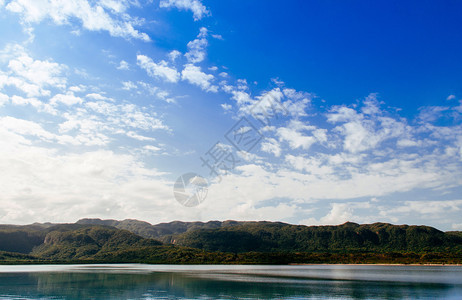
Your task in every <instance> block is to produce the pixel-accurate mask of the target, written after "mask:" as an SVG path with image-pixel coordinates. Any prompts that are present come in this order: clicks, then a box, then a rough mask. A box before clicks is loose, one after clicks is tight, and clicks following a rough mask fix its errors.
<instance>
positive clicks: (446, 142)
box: [0, 0, 462, 230]
mask: <svg viewBox="0 0 462 300" xmlns="http://www.w3.org/2000/svg"><path fill="white" fill-rule="evenodd" d="M461 9H462V4H460V2H458V1H444V2H441V1H406V2H404V3H403V2H402V1H374V2H370V1H348V2H345V1H284V2H280V1H265V2H264V4H263V2H261V1H243V0H235V1H224V0H221V1H200V0H160V1H159V0H154V1H137V0H133V1H130V0H127V1H114V0H101V1H88V0H77V1H72V2H71V1H65V0H62V1H61V0H59V1H49V0H42V1H37V0H10V1H4V0H3V1H2V0H0V33H1V34H0V144H1V145H0V154H1V155H0V169H1V170H2V171H1V172H0V182H1V185H2V191H3V193H2V196H1V197H0V201H1V208H0V222H1V223H14V224H25V223H31V222H44V221H53V222H73V221H76V220H78V219H79V218H82V217H99V218H115V219H125V218H138V219H143V220H146V221H148V222H151V223H159V222H165V221H172V220H184V221H193V220H194V221H195V220H200V221H208V220H227V219H235V220H271V221H284V222H291V223H295V224H306V225H318V224H340V223H343V222H346V221H353V222H358V223H370V222H379V221H380V222H391V223H397V224H426V225H431V226H435V227H437V228H439V229H442V230H462V221H461V220H460V211H461V210H462V176H461V175H462V171H461V170H462V168H461V165H462V164H461V160H462V125H461V119H462V100H461V99H462V96H461V95H462V85H461V82H462V56H461V55H460V53H462V30H461V29H462V28H461V27H462V26H461V25H460V21H459V18H458V17H459V14H460V11H461ZM233 128H234V129H238V130H240V131H239V132H240V133H242V135H241V136H240V137H242V136H244V135H243V134H249V133H253V134H254V137H257V139H255V143H250V142H249V143H248V144H246V145H243V144H239V143H238V141H237V140H236V139H235V138H236V137H239V135H236V132H234V131H233V130H232V129H233ZM230 130H231V131H230ZM233 138H234V139H235V140H234V145H233V143H232V141H233ZM239 141H240V142H242V140H239ZM247 141H251V139H248V140H247ZM217 143H218V144H217ZM236 143H237V144H239V145H236ZM217 145H218V146H217ZM216 147H218V148H216ZM209 150H211V152H208V151H209ZM216 150H219V151H221V152H220V153H221V154H223V155H225V154H226V156H223V157H226V161H223V160H221V161H219V162H218V163H216V164H215V165H214V168H213V170H212V171H211V170H210V169H208V168H207V166H206V165H205V164H204V163H203V160H202V159H204V160H207V159H209V160H210V159H211V156H210V153H212V152H213V151H216ZM214 153H215V154H217V153H218V152H214ZM223 157H222V158H223ZM188 172H195V173H197V174H199V175H201V176H203V177H205V178H207V180H208V181H209V188H208V195H207V198H206V199H205V201H204V202H203V203H201V204H200V205H198V206H195V207H184V206H182V205H181V204H180V203H178V202H177V201H176V200H175V198H174V194H173V184H174V182H175V180H176V179H177V178H178V177H179V176H180V175H182V174H185V173H188Z"/></svg>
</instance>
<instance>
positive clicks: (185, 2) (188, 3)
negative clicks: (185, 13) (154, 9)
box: [159, 0, 210, 21]
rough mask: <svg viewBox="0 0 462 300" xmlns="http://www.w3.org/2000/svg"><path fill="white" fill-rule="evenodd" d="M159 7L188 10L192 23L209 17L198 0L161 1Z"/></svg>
mask: <svg viewBox="0 0 462 300" xmlns="http://www.w3.org/2000/svg"><path fill="white" fill-rule="evenodd" d="M159 6H160V7H166V8H169V7H175V8H177V9H179V10H190V11H192V13H193V16H194V21H197V20H200V19H202V18H203V17H205V16H208V15H210V11H209V10H207V8H206V7H205V6H204V5H203V4H202V3H201V1H200V0H161V1H160V3H159Z"/></svg>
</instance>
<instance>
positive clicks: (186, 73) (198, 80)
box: [181, 64, 218, 93]
mask: <svg viewBox="0 0 462 300" xmlns="http://www.w3.org/2000/svg"><path fill="white" fill-rule="evenodd" d="M181 79H183V80H186V81H188V82H189V83H191V84H194V85H197V86H199V87H200V88H201V89H203V90H204V91H207V92H214V93H216V92H217V91H218V87H217V86H215V85H213V84H212V81H213V80H214V79H215V77H214V76H213V75H211V74H206V73H204V72H202V71H201V68H200V67H198V66H195V65H192V64H187V65H185V67H184V69H183V71H181Z"/></svg>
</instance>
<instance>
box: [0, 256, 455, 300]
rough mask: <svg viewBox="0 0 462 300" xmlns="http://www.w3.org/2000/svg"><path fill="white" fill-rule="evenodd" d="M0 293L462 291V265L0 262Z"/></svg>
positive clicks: (149, 295) (290, 295) (424, 295)
mask: <svg viewBox="0 0 462 300" xmlns="http://www.w3.org/2000/svg"><path fill="white" fill-rule="evenodd" d="M0 299H462V267H458V266H380V265H360V266H358V265H308V266H250V265H246V266H243V265H238V266H226V265H225V266H223V265H190V266H185V265H143V264H111V265H28V266H0Z"/></svg>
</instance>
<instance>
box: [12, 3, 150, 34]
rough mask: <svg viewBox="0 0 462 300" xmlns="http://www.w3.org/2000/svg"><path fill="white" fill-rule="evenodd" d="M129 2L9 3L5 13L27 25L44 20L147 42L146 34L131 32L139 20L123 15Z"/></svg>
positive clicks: (136, 31)
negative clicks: (18, 16)
mask: <svg viewBox="0 0 462 300" xmlns="http://www.w3.org/2000/svg"><path fill="white" fill-rule="evenodd" d="M129 4H130V2H129V1H110V0H104V1H100V2H97V3H92V2H89V1H87V0H75V1H66V0H54V1H52V0H44V1H34V0H13V1H11V2H10V3H8V4H7V6H6V9H7V10H9V11H11V12H14V13H18V14H19V15H20V16H21V18H22V19H23V21H24V22H25V23H27V24H31V23H39V22H41V21H43V20H45V19H49V20H51V21H53V22H54V23H55V24H57V25H70V24H74V23H75V21H78V22H79V23H80V24H81V26H82V27H83V28H84V29H86V30H90V31H107V32H109V34H110V35H111V36H115V37H123V38H135V39H140V40H143V41H150V38H149V36H148V35H147V34H146V33H143V32H140V31H138V30H136V29H135V26H137V25H139V23H140V20H139V19H135V18H132V17H130V16H129V15H128V14H127V13H126V9H127V8H128V6H129Z"/></svg>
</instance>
